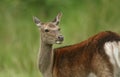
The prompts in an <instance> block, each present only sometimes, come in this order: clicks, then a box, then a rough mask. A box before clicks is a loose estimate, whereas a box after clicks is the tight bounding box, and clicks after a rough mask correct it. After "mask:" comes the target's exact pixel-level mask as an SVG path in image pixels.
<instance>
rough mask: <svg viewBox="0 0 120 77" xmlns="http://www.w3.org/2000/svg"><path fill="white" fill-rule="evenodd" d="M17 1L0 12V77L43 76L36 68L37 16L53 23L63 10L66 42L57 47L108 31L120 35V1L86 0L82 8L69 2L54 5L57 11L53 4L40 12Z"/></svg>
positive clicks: (37, 43) (62, 27) (37, 44)
mask: <svg viewBox="0 0 120 77" xmlns="http://www.w3.org/2000/svg"><path fill="white" fill-rule="evenodd" d="M17 1H19V0H16V1H14V2H13V3H12V2H11V3H10V6H12V5H13V4H16V5H14V6H12V7H8V6H5V5H3V4H5V3H7V2H3V4H1V7H2V8H0V11H1V12H0V14H1V15H0V21H1V23H0V77H40V76H41V74H40V73H39V71H38V69H37V64H36V63H37V62H36V60H37V53H38V49H39V38H40V36H39V31H38V29H37V27H36V26H35V24H34V23H33V21H32V16H34V15H36V16H37V17H39V18H40V19H41V21H49V20H52V19H53V18H54V17H55V15H56V14H57V13H58V11H59V9H61V11H62V12H63V17H62V20H61V22H60V27H61V30H62V34H63V35H64V37H65V41H64V43H63V44H62V45H55V47H59V46H65V45H70V44H74V43H78V42H80V41H82V40H85V39H87V38H88V37H90V36H92V35H94V34H96V33H98V32H100V31H104V30H112V31H115V32H117V33H120V26H119V25H120V16H119V14H120V9H119V8H120V5H119V3H120V1H119V0H114V1H108V0H107V1H100V2H99V1H98V2H97V0H96V2H95V1H94V0H93V1H91V2H90V1H87V0H86V1H83V2H82V3H81V5H79V4H75V3H73V2H69V1H66V5H65V4H63V3H61V4H62V5H63V6H60V4H59V3H58V5H54V6H57V7H56V8H54V6H53V5H52V2H51V3H50V4H49V5H48V6H46V7H44V8H43V7H41V8H40V11H38V8H36V9H35V8H33V7H32V6H30V8H29V7H28V6H27V5H26V7H25V6H21V7H17V6H20V5H19V2H17ZM48 2H49V1H48ZM53 3H54V1H53ZM23 5H24V4H23ZM6 7H8V8H6ZM15 7H17V8H15ZM51 8H52V9H51ZM46 9H47V11H46Z"/></svg>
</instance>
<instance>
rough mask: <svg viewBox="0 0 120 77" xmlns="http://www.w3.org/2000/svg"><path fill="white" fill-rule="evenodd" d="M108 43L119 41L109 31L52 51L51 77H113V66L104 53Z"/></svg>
mask: <svg viewBox="0 0 120 77" xmlns="http://www.w3.org/2000/svg"><path fill="white" fill-rule="evenodd" d="M108 41H116V42H117V41H120V36H119V35H117V34H116V33H114V32H111V31H105V32H101V33H99V34H96V35H95V36H93V37H90V38H89V39H88V40H85V41H83V42H81V43H78V44H75V45H71V46H66V47H61V48H56V49H54V63H53V77H86V76H87V75H88V74H89V73H90V72H93V73H95V74H96V75H97V76H98V77H113V66H112V64H111V63H110V61H109V58H108V56H107V55H106V54H105V51H104V48H103V46H104V44H105V42H108Z"/></svg>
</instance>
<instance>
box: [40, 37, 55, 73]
mask: <svg viewBox="0 0 120 77" xmlns="http://www.w3.org/2000/svg"><path fill="white" fill-rule="evenodd" d="M52 46H53V45H52V44H46V43H45V42H44V41H43V40H42V38H41V46H40V51H39V58H38V63H39V69H40V71H41V73H43V74H46V73H49V74H50V73H52V65H53V55H54V53H53V50H52Z"/></svg>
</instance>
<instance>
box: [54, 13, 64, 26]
mask: <svg viewBox="0 0 120 77" xmlns="http://www.w3.org/2000/svg"><path fill="white" fill-rule="evenodd" d="M61 17H62V13H61V12H60V13H58V15H57V16H56V17H55V19H54V20H53V21H52V22H53V23H54V24H55V25H58V24H59V22H60V19H61Z"/></svg>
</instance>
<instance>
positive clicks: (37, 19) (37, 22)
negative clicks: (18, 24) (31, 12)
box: [33, 16, 41, 27]
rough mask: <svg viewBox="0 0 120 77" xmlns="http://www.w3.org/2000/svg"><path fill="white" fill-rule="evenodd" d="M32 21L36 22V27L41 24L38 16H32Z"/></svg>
mask: <svg viewBox="0 0 120 77" xmlns="http://www.w3.org/2000/svg"><path fill="white" fill-rule="evenodd" d="M33 21H34V22H35V24H36V25H37V26H38V27H40V26H41V22H40V20H39V18H37V17H35V16H33Z"/></svg>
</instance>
